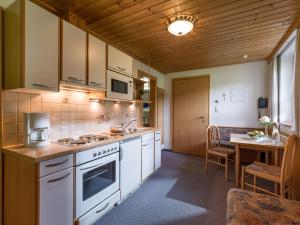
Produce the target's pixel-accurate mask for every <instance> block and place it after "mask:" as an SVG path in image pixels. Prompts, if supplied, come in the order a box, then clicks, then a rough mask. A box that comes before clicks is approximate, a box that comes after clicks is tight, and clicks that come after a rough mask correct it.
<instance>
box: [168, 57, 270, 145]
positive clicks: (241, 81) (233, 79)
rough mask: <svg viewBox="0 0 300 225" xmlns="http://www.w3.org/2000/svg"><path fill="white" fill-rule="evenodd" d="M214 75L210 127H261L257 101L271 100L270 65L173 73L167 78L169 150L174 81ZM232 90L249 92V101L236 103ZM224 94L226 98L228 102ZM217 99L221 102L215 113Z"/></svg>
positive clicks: (264, 62)
mask: <svg viewBox="0 0 300 225" xmlns="http://www.w3.org/2000/svg"><path fill="white" fill-rule="evenodd" d="M208 74H209V75H210V113H209V117H210V119H209V124H212V125H219V126H241V127H258V126H259V123H258V121H257V117H258V115H257V99H258V98H259V97H267V93H268V92H267V90H266V89H267V82H266V79H267V63H266V61H258V62H251V63H244V64H237V65H230V66H222V67H213V68H208V69H198V70H190V71H183V72H178V73H170V74H167V75H166V77H165V91H166V95H165V115H164V117H165V118H164V121H165V122H164V123H165V124H164V127H165V131H164V135H165V143H164V144H165V146H164V147H165V148H167V149H168V148H169V149H171V148H172V144H171V143H172V141H171V140H172V124H171V121H172V102H171V96H172V79H173V78H179V77H191V76H200V75H208ZM231 89H243V90H245V89H246V90H247V92H248V97H247V100H246V101H245V102H233V101H231V98H230V93H231V91H230V90H231ZM223 94H225V95H226V97H225V101H224V99H223ZM215 100H218V101H219V104H218V112H215V106H216V104H215V103H214V101H215Z"/></svg>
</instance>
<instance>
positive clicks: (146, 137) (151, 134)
mask: <svg viewBox="0 0 300 225" xmlns="http://www.w3.org/2000/svg"><path fill="white" fill-rule="evenodd" d="M151 139H154V132H151V133H149V134H144V135H143V136H142V142H145V141H149V140H151ZM142 144H143V143H142Z"/></svg>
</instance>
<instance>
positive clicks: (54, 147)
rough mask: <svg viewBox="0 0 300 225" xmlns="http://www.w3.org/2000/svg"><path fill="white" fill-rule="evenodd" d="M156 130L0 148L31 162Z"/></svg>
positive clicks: (5, 152)
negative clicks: (85, 140)
mask: <svg viewBox="0 0 300 225" xmlns="http://www.w3.org/2000/svg"><path fill="white" fill-rule="evenodd" d="M157 130H159V129H157V128H149V129H147V128H145V130H143V131H138V132H135V133H131V134H126V135H124V136H116V137H113V138H112V137H111V138H109V139H107V140H103V141H100V142H96V143H90V144H85V145H82V146H67V145H61V144H55V143H50V144H49V145H47V146H45V147H41V148H25V147H24V146H20V145H18V146H11V147H4V148H3V149H2V152H3V153H4V154H11V155H14V156H15V157H19V158H22V159H24V160H27V161H31V162H33V163H38V162H41V161H45V160H49V159H52V158H56V157H59V156H64V155H68V154H74V153H76V152H80V151H84V150H88V149H91V148H95V147H99V146H103V145H107V144H111V143H114V142H119V141H123V140H127V139H130V138H134V137H138V136H142V135H143V134H147V133H150V132H155V131H157Z"/></svg>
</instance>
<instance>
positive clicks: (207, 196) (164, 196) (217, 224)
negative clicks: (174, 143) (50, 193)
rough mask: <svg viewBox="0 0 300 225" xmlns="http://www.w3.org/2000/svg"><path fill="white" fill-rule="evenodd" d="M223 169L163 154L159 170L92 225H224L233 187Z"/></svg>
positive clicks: (180, 156)
mask: <svg viewBox="0 0 300 225" xmlns="http://www.w3.org/2000/svg"><path fill="white" fill-rule="evenodd" d="M231 171H232V173H231V174H230V176H231V181H229V182H226V181H225V179H224V169H223V168H217V166H214V165H211V166H210V167H209V172H208V173H207V174H205V173H204V160H203V159H202V158H198V157H194V156H188V155H183V154H176V153H171V152H163V153H162V167H161V168H160V169H159V170H158V171H157V172H156V173H155V174H153V175H152V177H151V178H150V179H148V180H147V181H146V182H145V183H144V184H143V185H141V187H140V189H139V190H138V191H137V192H135V193H134V194H133V195H131V196H130V197H129V198H128V199H126V200H125V201H124V202H123V203H121V204H120V205H119V206H117V207H115V208H113V209H112V210H111V211H110V212H108V213H107V214H106V215H105V216H104V217H102V218H101V219H100V220H98V221H97V222H96V223H95V225H202V224H203V225H224V224H225V222H226V197H227V192H228V190H229V189H230V188H231V187H233V186H234V177H233V176H234V175H233V168H231Z"/></svg>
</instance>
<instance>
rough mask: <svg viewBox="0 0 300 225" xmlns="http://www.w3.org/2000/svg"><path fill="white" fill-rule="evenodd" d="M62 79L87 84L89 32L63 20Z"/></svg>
mask: <svg viewBox="0 0 300 225" xmlns="http://www.w3.org/2000/svg"><path fill="white" fill-rule="evenodd" d="M62 26H63V33H62V79H63V80H64V81H68V82H72V83H78V84H86V58H87V55H86V52H87V51H86V50H87V49H86V48H87V45H86V44H87V41H86V39H87V33H86V32H84V31H83V30H80V29H79V28H78V27H75V26H74V25H72V24H70V23H68V22H66V21H63V24H62Z"/></svg>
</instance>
